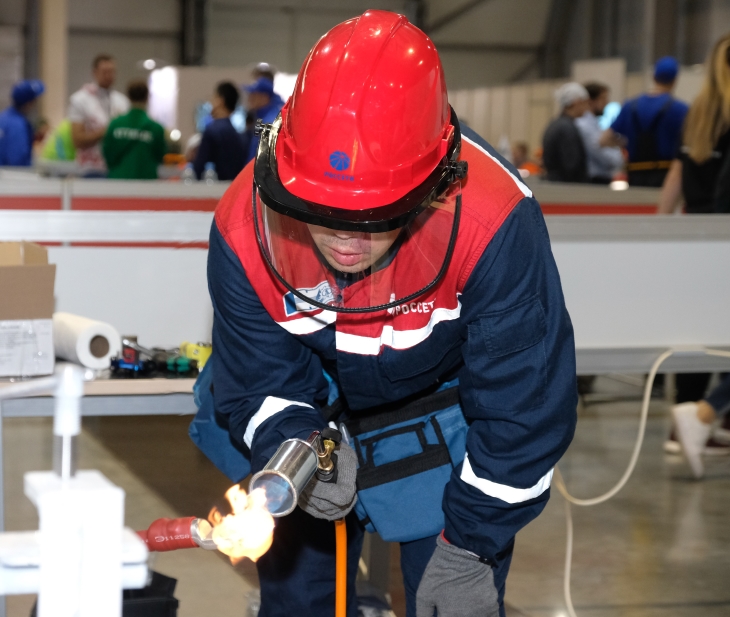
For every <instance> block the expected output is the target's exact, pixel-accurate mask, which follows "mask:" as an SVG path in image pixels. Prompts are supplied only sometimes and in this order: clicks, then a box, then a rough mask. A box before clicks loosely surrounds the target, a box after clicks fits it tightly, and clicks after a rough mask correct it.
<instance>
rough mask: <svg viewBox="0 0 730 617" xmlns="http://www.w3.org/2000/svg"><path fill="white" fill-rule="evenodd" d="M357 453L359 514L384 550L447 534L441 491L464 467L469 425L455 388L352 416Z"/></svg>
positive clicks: (350, 431) (350, 422) (349, 422)
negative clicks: (388, 544)
mask: <svg viewBox="0 0 730 617" xmlns="http://www.w3.org/2000/svg"><path fill="white" fill-rule="evenodd" d="M344 424H345V428H346V429H347V433H348V434H349V438H350V445H351V446H352V447H353V449H354V450H355V452H356V453H357V459H358V470H357V491H358V492H357V494H358V501H357V504H356V505H355V512H356V513H357V515H358V517H359V518H360V521H361V522H362V523H363V525H364V526H365V528H366V529H367V530H368V531H370V532H374V531H377V532H378V533H379V534H380V536H381V537H382V538H383V540H385V541H386V542H409V541H411V540H418V539H421V538H425V537H428V536H433V535H436V534H438V533H439V532H440V531H441V530H442V529H443V528H444V514H443V510H442V507H441V502H442V500H443V494H444V487H445V486H446V483H447V482H448V481H449V479H450V477H451V472H452V471H453V469H454V467H456V466H458V465H459V464H460V463H461V462H462V461H463V459H464V453H465V451H466V432H467V424H466V420H465V419H464V414H463V412H462V410H461V406H460V405H459V389H458V387H457V383H456V382H450V383H447V384H443V385H442V386H440V387H439V389H438V390H436V391H435V392H431V393H429V394H427V395H426V396H421V397H420V398H417V399H415V400H410V401H406V402H402V401H401V402H397V403H394V404H390V405H384V406H380V407H378V408H377V409H376V410H374V411H371V412H365V413H358V414H351V413H350V414H348V417H347V418H346V419H345V421H344Z"/></svg>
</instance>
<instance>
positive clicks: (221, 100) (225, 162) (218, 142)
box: [193, 81, 246, 180]
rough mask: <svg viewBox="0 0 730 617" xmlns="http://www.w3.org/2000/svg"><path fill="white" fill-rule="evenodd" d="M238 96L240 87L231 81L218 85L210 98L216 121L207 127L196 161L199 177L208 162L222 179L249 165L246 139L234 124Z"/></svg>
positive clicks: (195, 167) (212, 112)
mask: <svg viewBox="0 0 730 617" xmlns="http://www.w3.org/2000/svg"><path fill="white" fill-rule="evenodd" d="M239 98H240V95H239V93H238V88H236V86H234V85H233V84H232V83H231V82H230V81H222V82H221V83H219V84H218V85H217V86H216V88H215V92H214V93H213V98H212V100H211V104H212V106H213V109H212V110H211V115H212V116H213V121H212V122H211V123H210V124H208V126H206V127H205V131H204V132H203V136H202V137H201V139H200V145H199V146H198V151H197V153H196V154H195V160H194V162H193V168H194V169H195V175H196V176H197V177H198V180H200V179H201V178H202V177H203V172H204V171H205V165H206V163H213V164H214V165H215V171H216V174H217V175H218V179H219V180H233V179H234V178H235V177H236V176H237V175H238V174H239V172H240V171H241V170H242V169H243V166H244V165H245V164H246V152H245V151H244V142H243V138H242V136H241V134H240V133H239V132H238V131H237V130H236V129H235V128H233V124H231V114H232V113H233V112H234V111H235V109H236V105H238V99H239Z"/></svg>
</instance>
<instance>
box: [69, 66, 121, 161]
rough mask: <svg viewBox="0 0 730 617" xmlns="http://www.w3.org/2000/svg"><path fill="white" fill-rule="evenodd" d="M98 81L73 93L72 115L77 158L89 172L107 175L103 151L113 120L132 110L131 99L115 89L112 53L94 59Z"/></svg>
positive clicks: (72, 134) (93, 67) (70, 109)
mask: <svg viewBox="0 0 730 617" xmlns="http://www.w3.org/2000/svg"><path fill="white" fill-rule="evenodd" d="M92 69H93V76H94V81H93V82H91V83H88V84H85V85H84V86H82V87H81V88H80V89H79V90H77V91H76V92H74V93H73V94H72V95H71V101H70V104H69V108H68V119H69V120H70V121H71V138H72V139H73V144H74V147H75V148H76V161H77V162H78V164H79V166H80V167H81V168H82V169H83V170H85V172H86V174H87V175H104V174H105V172H106V165H105V164H104V157H103V155H102V153H101V140H102V139H104V135H105V134H106V129H107V126H109V122H110V121H111V120H112V119H113V118H116V117H117V116H119V115H121V114H125V113H127V112H128V111H129V100H128V99H127V97H126V96H124V95H123V94H122V93H121V92H117V91H116V90H112V86H113V85H114V81H115V79H116V76H117V68H116V64H115V62H114V58H112V57H111V56H110V55H109V54H99V55H98V56H96V58H94V61H93V63H92Z"/></svg>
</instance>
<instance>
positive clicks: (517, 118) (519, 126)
mask: <svg viewBox="0 0 730 617" xmlns="http://www.w3.org/2000/svg"><path fill="white" fill-rule="evenodd" d="M508 100H509V132H508V133H507V134H508V136H509V138H510V141H512V142H513V143H514V142H515V141H526V140H527V134H528V129H529V117H530V116H529V111H530V110H529V106H530V86H511V87H510V88H509V99H508Z"/></svg>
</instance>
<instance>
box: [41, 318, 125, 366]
mask: <svg viewBox="0 0 730 617" xmlns="http://www.w3.org/2000/svg"><path fill="white" fill-rule="evenodd" d="M53 346H54V348H55V351H56V357H58V358H63V359H64V360H68V361H70V362H75V363H77V364H81V365H82V366H85V367H86V368H90V369H104V368H109V360H110V359H111V358H112V357H113V356H116V355H119V351H120V350H121V347H122V340H121V337H120V336H119V332H117V331H116V329H115V328H114V327H113V326H110V325H109V324H108V323H104V322H103V321H94V320H93V319H88V318H86V317H81V316H80V315H73V314H71V313H54V314H53Z"/></svg>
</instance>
